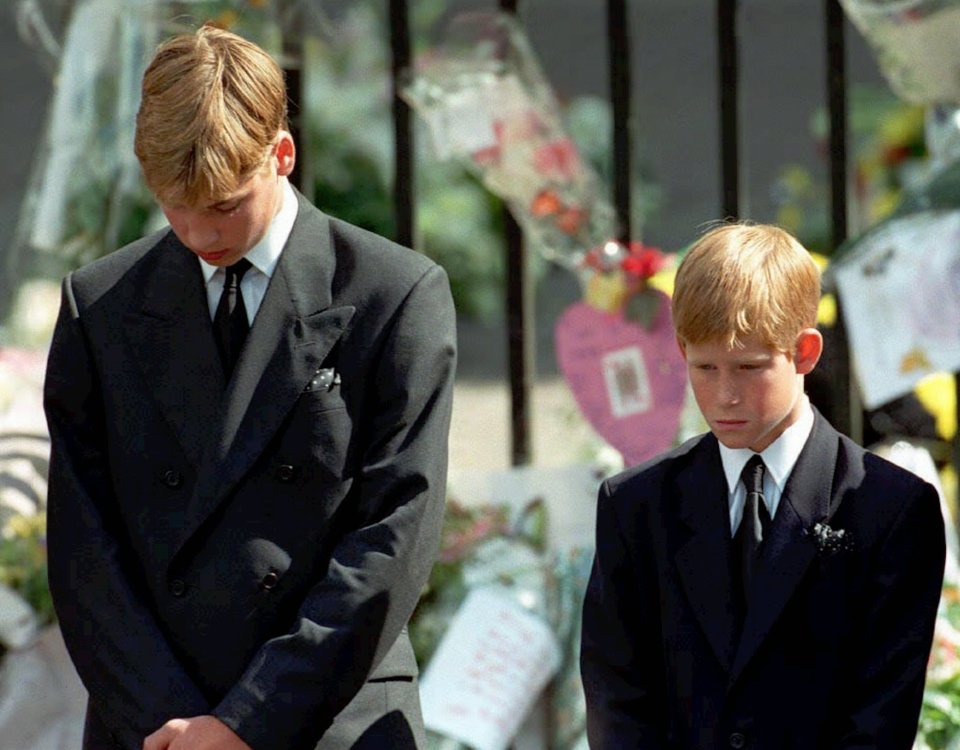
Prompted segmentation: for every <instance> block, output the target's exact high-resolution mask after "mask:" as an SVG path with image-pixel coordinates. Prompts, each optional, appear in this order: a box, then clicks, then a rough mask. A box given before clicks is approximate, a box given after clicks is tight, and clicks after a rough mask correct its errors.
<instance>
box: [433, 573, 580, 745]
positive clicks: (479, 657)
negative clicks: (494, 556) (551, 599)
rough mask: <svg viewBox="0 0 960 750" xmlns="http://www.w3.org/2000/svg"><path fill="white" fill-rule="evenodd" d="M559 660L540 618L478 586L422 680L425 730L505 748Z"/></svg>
mask: <svg viewBox="0 0 960 750" xmlns="http://www.w3.org/2000/svg"><path fill="white" fill-rule="evenodd" d="M560 658H561V657H560V647H559V645H558V644H557V642H556V639H555V638H554V635H553V633H552V631H551V630H550V628H549V626H548V625H547V624H546V623H545V622H543V621H542V620H541V619H540V618H538V617H536V616H535V615H532V614H530V613H529V612H527V611H526V610H525V609H523V608H522V607H521V606H520V605H519V604H518V603H517V602H515V601H514V600H513V599H512V598H511V597H510V595H509V594H507V593H505V592H503V591H502V590H500V589H497V588H494V587H489V588H480V589H473V590H472V591H471V593H470V594H469V595H468V596H467V599H466V600H465V601H464V603H463V605H462V606H461V607H460V609H459V611H458V612H457V614H456V616H455V617H454V618H453V620H452V622H451V623H450V628H449V629H448V630H447V633H446V635H445V636H444V638H443V640H442V641H441V642H440V646H439V647H438V648H437V651H436V653H435V654H434V656H433V659H431V660H430V665H429V667H428V668H427V671H426V673H425V674H424V676H423V680H422V682H421V688H420V699H421V702H422V704H423V717H424V721H425V723H426V726H427V728H428V729H431V730H433V731H435V732H440V733H441V734H445V735H447V736H449V737H453V738H454V739H457V740H460V741H461V742H464V743H466V744H468V745H470V746H471V747H473V748H476V750H505V748H506V747H507V746H508V745H509V743H510V740H511V739H512V738H513V736H514V735H515V734H516V732H517V730H518V729H519V727H520V724H521V722H522V721H523V719H524V718H525V717H526V715H527V713H528V712H529V711H530V708H531V707H532V706H533V704H534V702H535V701H536V699H537V697H538V696H539V694H540V692H541V691H542V690H543V688H544V686H545V685H546V684H547V681H548V680H549V679H550V678H551V677H552V676H553V675H554V674H555V673H556V671H557V669H558V668H559V666H560Z"/></svg>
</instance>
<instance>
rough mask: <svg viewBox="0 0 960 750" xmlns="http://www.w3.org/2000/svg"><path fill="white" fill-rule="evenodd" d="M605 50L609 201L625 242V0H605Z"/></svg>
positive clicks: (628, 152)
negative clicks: (609, 112)
mask: <svg viewBox="0 0 960 750" xmlns="http://www.w3.org/2000/svg"><path fill="white" fill-rule="evenodd" d="M607 49H608V54H609V57H610V101H611V103H612V106H613V138H612V140H613V204H614V206H615V208H616V211H617V239H619V240H620V241H621V242H624V243H626V242H629V241H630V239H631V237H632V234H633V233H632V231H631V229H632V228H631V210H630V205H631V200H630V187H631V179H632V176H633V153H632V148H631V137H630V135H631V127H630V126H631V124H632V122H631V120H632V118H631V116H630V115H631V106H630V89H631V69H630V29H629V24H628V21H627V3H626V0H607Z"/></svg>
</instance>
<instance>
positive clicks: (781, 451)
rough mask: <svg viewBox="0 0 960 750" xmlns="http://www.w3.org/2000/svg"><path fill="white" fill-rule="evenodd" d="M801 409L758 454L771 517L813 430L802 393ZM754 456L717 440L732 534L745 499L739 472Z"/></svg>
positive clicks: (745, 494)
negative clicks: (725, 483)
mask: <svg viewBox="0 0 960 750" xmlns="http://www.w3.org/2000/svg"><path fill="white" fill-rule="evenodd" d="M802 409H803V410H802V411H801V413H800V418H799V419H798V420H797V421H796V422H794V423H793V424H792V425H790V426H789V427H788V428H787V429H786V430H784V431H783V434H782V435H780V437H778V438H777V439H776V440H774V441H773V442H772V443H771V444H770V445H768V446H767V447H766V449H765V450H763V451H761V453H760V457H761V458H762V459H763V463H764V465H765V466H766V469H767V470H766V471H765V472H764V473H763V502H764V504H765V505H766V506H767V511H768V512H769V513H770V518H771V519H772V518H774V516H776V514H777V508H779V507H780V498H781V496H782V495H783V488H784V487H785V486H786V484H787V479H789V478H790V472H792V471H793V467H794V466H795V465H796V463H797V459H798V458H800V452H801V451H802V450H803V446H804V445H806V443H807V438H808V437H810V431H811V430H812V429H813V409H812V407H811V406H810V400H809V399H808V398H807V397H806V395H804V396H803V407H802ZM754 455H756V454H755V453H754V452H753V451H752V450H750V449H749V448H727V447H726V446H725V445H723V443H720V460H721V461H722V462H723V473H724V475H725V476H726V478H727V489H728V491H729V493H730V494H729V501H730V536H731V537H732V536H734V535H735V534H736V533H737V529H738V528H739V526H740V519H742V518H743V506H744V503H745V502H746V499H747V489H746V487H744V486H743V482H741V481H740V474H741V472H742V471H743V467H744V466H746V465H747V461H749V460H750V458H751V457H752V456H754Z"/></svg>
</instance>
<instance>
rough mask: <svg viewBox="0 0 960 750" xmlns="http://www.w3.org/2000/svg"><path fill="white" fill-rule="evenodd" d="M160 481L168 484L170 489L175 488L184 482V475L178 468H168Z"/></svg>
mask: <svg viewBox="0 0 960 750" xmlns="http://www.w3.org/2000/svg"><path fill="white" fill-rule="evenodd" d="M160 481H161V482H163V483H164V484H165V485H167V487H169V488H170V489H172V490H175V489H176V488H177V487H179V486H180V485H181V484H183V477H182V476H181V474H180V472H179V471H177V470H176V469H166V470H164V472H163V473H162V474H161V475H160Z"/></svg>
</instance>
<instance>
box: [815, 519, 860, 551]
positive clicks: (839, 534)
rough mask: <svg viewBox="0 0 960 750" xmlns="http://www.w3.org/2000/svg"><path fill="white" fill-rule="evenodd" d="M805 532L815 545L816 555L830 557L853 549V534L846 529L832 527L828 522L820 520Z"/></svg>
mask: <svg viewBox="0 0 960 750" xmlns="http://www.w3.org/2000/svg"><path fill="white" fill-rule="evenodd" d="M805 533H806V535H807V536H809V537H810V538H811V539H813V542H814V544H816V545H817V554H818V555H821V556H824V557H830V556H832V555H836V554H837V553H839V552H849V551H850V550H852V549H853V535H852V534H851V533H850V532H849V531H847V530H846V529H834V528H832V527H831V526H830V524H828V523H823V522H820V523H818V524H816V525H815V526H814V527H813V528H810V529H807V530H806V532H805Z"/></svg>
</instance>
